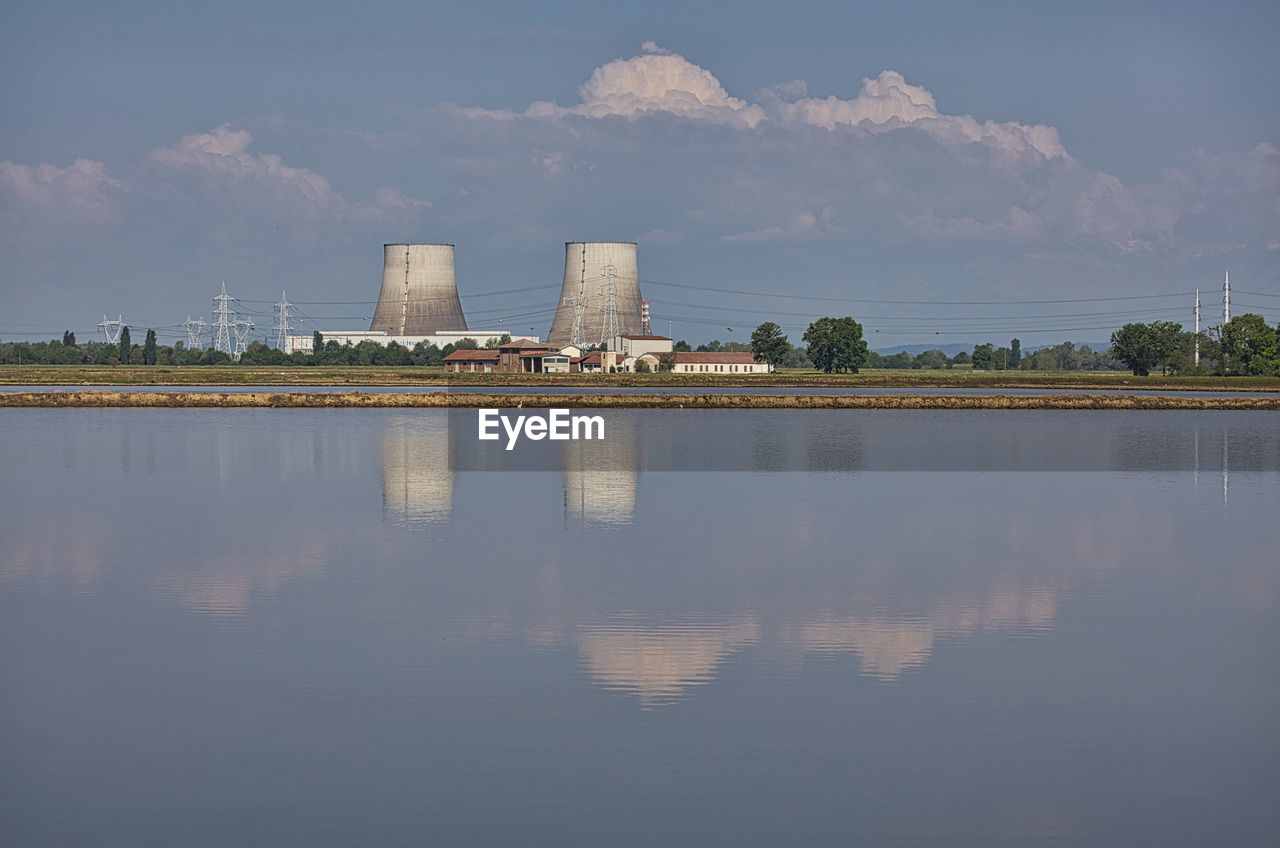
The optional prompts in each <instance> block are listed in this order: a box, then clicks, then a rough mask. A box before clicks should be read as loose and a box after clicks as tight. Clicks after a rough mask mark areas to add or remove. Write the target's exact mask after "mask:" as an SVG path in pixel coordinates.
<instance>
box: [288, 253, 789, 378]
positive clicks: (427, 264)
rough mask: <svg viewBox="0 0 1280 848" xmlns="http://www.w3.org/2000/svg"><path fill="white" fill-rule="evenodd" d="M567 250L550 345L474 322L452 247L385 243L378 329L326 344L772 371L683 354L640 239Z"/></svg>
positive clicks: (607, 365) (578, 368) (308, 340)
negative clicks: (649, 278) (662, 317)
mask: <svg viewBox="0 0 1280 848" xmlns="http://www.w3.org/2000/svg"><path fill="white" fill-rule="evenodd" d="M564 255H565V258H564V278H563V284H562V286H561V290H560V299H559V301H558V303H557V306H556V312H555V317H554V318H553V319H552V322H551V330H550V333H549V334H548V337H547V340H546V341H545V342H543V341H542V340H541V339H539V338H536V337H533V336H524V335H520V336H515V335H513V334H510V333H508V332H506V331H504V330H503V329H502V328H501V327H499V328H488V329H477V328H471V327H468V326H467V319H466V316H465V315H464V314H463V312H462V302H461V299H460V298H459V295H458V281H457V277H456V275H455V273H454V258H453V257H454V246H453V245H452V244H385V245H383V257H382V260H383V261H382V288H381V289H380V290H379V292H378V302H377V306H376V308H375V309H374V313H373V320H372V321H371V323H370V325H369V329H368V330H367V331H356V332H351V331H341V330H338V331H333V332H328V331H324V330H321V331H319V332H320V334H321V336H322V337H323V339H324V340H325V341H326V342H327V341H337V342H338V343H339V344H344V345H345V344H359V343H360V342H363V341H376V342H378V343H379V344H384V345H386V344H391V343H392V342H394V343H396V344H399V345H401V346H403V347H413V346H415V345H417V344H419V343H426V344H433V345H436V346H437V347H445V346H446V345H450V344H452V345H454V346H457V345H458V343H460V342H461V341H462V340H463V339H467V338H469V339H473V340H475V341H476V343H477V344H481V345H488V346H487V347H486V348H485V349H482V350H470V349H461V350H455V351H454V352H453V353H451V354H449V356H447V357H446V358H445V369H446V370H449V371H468V372H476V371H505V372H531V373H557V372H560V373H589V372H600V373H608V372H614V371H634V370H636V369H637V368H638V367H639V368H640V370H644V367H646V366H647V367H648V368H649V369H650V370H653V371H657V370H658V369H659V364H660V361H661V358H662V357H663V356H664V355H665V356H667V357H668V358H667V360H666V362H665V363H662V364H664V365H665V366H668V367H670V369H671V370H674V371H679V372H683V373H697V372H720V373H756V372H764V371H768V370H769V368H768V366H767V365H766V364H764V363H759V362H756V361H754V359H752V357H751V355H750V354H748V353H714V354H707V353H696V354H694V353H688V352H674V351H673V350H672V341H671V339H669V338H667V337H666V336H657V335H653V334H652V333H651V331H650V329H649V318H648V301H646V300H644V299H643V297H642V296H641V294H640V276H639V266H638V264H637V261H636V243H635V242H566V243H565V246H564ZM504 337H505V338H504ZM313 338H314V337H313V336H309V335H306V336H304V335H288V336H287V337H286V338H285V340H284V350H285V352H286V353H292V352H294V351H303V352H309V351H310V350H311V349H312V345H313ZM641 363H643V365H641Z"/></svg>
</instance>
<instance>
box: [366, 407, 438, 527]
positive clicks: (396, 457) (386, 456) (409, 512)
mask: <svg viewBox="0 0 1280 848" xmlns="http://www.w3.org/2000/svg"><path fill="white" fill-rule="evenodd" d="M453 484H454V475H453V472H452V471H451V470H449V424H448V420H447V419H446V418H444V417H443V416H439V415H419V416H412V417H408V416H406V417H398V418H393V419H391V420H390V421H388V422H387V423H386V425H385V426H384V427H383V430H382V513H383V516H384V517H385V518H386V519H387V520H388V521H390V522H391V523H393V524H400V525H403V526H406V527H415V526H425V525H432V524H438V523H440V522H445V521H448V520H449V517H450V516H451V515H452V514H453Z"/></svg>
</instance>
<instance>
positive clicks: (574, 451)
mask: <svg viewBox="0 0 1280 848" xmlns="http://www.w3.org/2000/svg"><path fill="white" fill-rule="evenodd" d="M560 456H561V463H562V467H563V469H564V470H563V475H564V516H565V521H566V522H574V521H577V522H592V523H596V524H630V523H632V522H633V521H634V520H635V513H636V489H637V486H638V485H639V480H640V472H639V471H638V470H637V469H638V467H639V445H638V444H637V443H636V427H635V419H634V418H633V417H629V416H628V417H622V416H619V417H617V418H614V419H611V420H610V422H609V430H608V438H607V439H603V440H599V441H595V440H581V441H571V442H566V443H565V445H564V448H563V449H562V451H561V455H560Z"/></svg>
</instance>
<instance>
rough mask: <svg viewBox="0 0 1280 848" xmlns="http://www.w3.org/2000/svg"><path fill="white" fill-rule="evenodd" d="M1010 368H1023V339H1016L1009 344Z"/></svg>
mask: <svg viewBox="0 0 1280 848" xmlns="http://www.w3.org/2000/svg"><path fill="white" fill-rule="evenodd" d="M1009 367H1010V368H1014V369H1017V368H1021V367H1022V340H1021V339H1014V340H1013V341H1011V342H1009Z"/></svg>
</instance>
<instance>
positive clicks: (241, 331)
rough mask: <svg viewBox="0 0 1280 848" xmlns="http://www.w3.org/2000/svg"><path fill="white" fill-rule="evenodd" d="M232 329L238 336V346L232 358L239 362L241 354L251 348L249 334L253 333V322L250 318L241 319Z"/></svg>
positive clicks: (232, 353)
mask: <svg viewBox="0 0 1280 848" xmlns="http://www.w3.org/2000/svg"><path fill="white" fill-rule="evenodd" d="M231 329H233V330H235V334H236V346H235V349H234V350H233V351H232V352H231V358H232V359H235V360H239V359H240V354H242V353H244V352H245V351H246V350H247V349H248V348H249V333H251V332H253V322H252V321H250V320H249V319H248V318H241V319H238V320H237V321H235V322H234V323H233V324H232V325H231Z"/></svg>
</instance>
